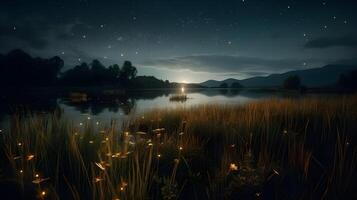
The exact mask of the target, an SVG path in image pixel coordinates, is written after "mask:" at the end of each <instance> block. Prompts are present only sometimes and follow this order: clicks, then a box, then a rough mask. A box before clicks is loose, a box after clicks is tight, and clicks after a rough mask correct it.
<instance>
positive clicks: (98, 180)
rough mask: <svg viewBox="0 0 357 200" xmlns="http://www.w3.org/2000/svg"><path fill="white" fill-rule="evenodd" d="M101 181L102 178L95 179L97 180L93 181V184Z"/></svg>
mask: <svg viewBox="0 0 357 200" xmlns="http://www.w3.org/2000/svg"><path fill="white" fill-rule="evenodd" d="M102 180H103V179H102V178H99V177H97V178H95V179H94V182H96V183H98V182H100V181H102Z"/></svg>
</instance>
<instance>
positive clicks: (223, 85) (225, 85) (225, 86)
mask: <svg viewBox="0 0 357 200" xmlns="http://www.w3.org/2000/svg"><path fill="white" fill-rule="evenodd" d="M219 87H220V88H228V84H227V83H222V84H221V85H219Z"/></svg>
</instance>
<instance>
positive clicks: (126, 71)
mask: <svg viewBox="0 0 357 200" xmlns="http://www.w3.org/2000/svg"><path fill="white" fill-rule="evenodd" d="M136 73H137V70H136V67H134V66H133V65H132V64H131V62H130V61H125V62H124V64H123V66H122V68H121V72H120V79H121V80H122V81H124V82H127V81H128V80H131V79H133V78H135V76H136Z"/></svg>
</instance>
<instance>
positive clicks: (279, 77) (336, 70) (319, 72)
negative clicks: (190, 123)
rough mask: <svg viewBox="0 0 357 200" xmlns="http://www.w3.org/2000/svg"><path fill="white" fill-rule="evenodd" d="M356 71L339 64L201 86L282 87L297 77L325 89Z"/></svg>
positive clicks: (306, 83)
mask: <svg viewBox="0 0 357 200" xmlns="http://www.w3.org/2000/svg"><path fill="white" fill-rule="evenodd" d="M354 69H357V66H355V65H338V64H336V65H325V66H323V67H318V68H311V69H303V70H292V71H288V72H284V73H274V74H270V75H268V76H255V77H251V78H247V79H242V80H238V79H234V78H228V79H225V80H222V81H217V80H207V81H204V82H202V83H199V84H200V85H202V86H205V87H219V86H220V85H221V84H222V83H227V84H228V85H229V86H230V85H231V84H232V83H233V82H239V83H240V84H242V85H243V86H244V87H280V86H281V85H282V84H283V82H284V80H285V79H286V78H287V77H289V76H292V75H297V76H299V77H300V79H301V82H302V84H303V85H305V86H307V87H325V86H331V85H334V84H335V83H336V82H337V81H338V78H339V76H340V75H341V74H346V73H348V72H350V71H352V70H354Z"/></svg>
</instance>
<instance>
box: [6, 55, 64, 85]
mask: <svg viewBox="0 0 357 200" xmlns="http://www.w3.org/2000/svg"><path fill="white" fill-rule="evenodd" d="M63 64H64V63H63V60H62V59H61V58H59V57H57V56H56V57H53V58H50V59H43V58H32V57H31V56H30V55H29V54H27V53H25V52H24V51H22V50H20V49H16V50H13V51H10V52H9V53H8V54H7V55H2V56H0V85H1V86H3V87H7V86H21V87H32V86H50V85H53V84H55V83H56V81H57V78H58V74H59V72H60V70H61V69H62V67H63Z"/></svg>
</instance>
